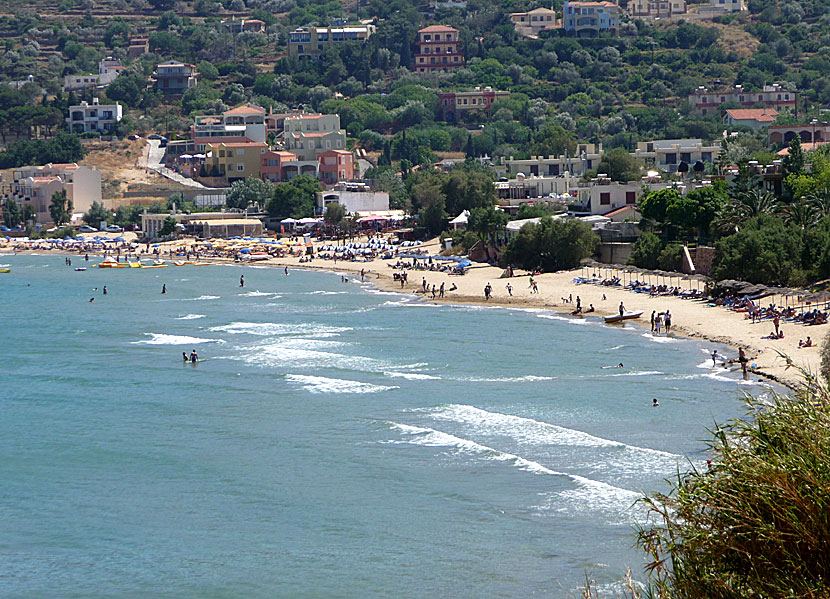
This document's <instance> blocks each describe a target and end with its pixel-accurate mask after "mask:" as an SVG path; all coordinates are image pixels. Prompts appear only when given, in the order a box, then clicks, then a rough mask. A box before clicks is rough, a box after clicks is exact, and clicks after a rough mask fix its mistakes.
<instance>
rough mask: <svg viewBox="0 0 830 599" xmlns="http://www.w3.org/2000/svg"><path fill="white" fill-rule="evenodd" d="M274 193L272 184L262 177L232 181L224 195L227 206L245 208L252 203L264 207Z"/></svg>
mask: <svg viewBox="0 0 830 599" xmlns="http://www.w3.org/2000/svg"><path fill="white" fill-rule="evenodd" d="M273 195H274V184H273V183H271V182H270V181H263V180H262V179H245V180H244V181H234V182H233V183H231V188H230V190H228V193H227V194H226V196H225V204H226V205H227V206H228V208H237V209H239V210H245V209H246V208H247V207H248V206H251V205H252V204H258V205H259V206H260V208H262V207H264V206H265V205H266V204H267V203H268V201H269V200H270V199H271V197H273Z"/></svg>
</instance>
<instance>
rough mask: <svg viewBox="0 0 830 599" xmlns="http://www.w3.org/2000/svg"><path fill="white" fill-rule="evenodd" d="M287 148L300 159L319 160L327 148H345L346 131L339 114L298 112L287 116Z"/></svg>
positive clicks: (284, 132)
mask: <svg viewBox="0 0 830 599" xmlns="http://www.w3.org/2000/svg"><path fill="white" fill-rule="evenodd" d="M284 127H285V129H284V131H283V138H284V139H285V149H286V150H288V151H289V152H292V153H293V154H295V155H296V156H297V160H299V161H301V162H302V161H314V162H316V161H317V157H318V156H319V155H320V154H322V153H323V152H325V151H326V150H345V149H346V132H345V131H344V130H343V129H341V128H340V115H339V114H298V115H296V116H289V117H286V118H285V122H284Z"/></svg>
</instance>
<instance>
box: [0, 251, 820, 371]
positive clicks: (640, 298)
mask: <svg viewBox="0 0 830 599" xmlns="http://www.w3.org/2000/svg"><path fill="white" fill-rule="evenodd" d="M191 243H192V240H180V241H178V242H171V243H168V244H163V245H162V249H163V250H164V251H165V252H166V251H167V250H169V249H171V248H173V247H177V246H189V245H190V244H191ZM314 245H315V250H316V247H317V246H319V245H322V244H320V243H318V242H315V244H314ZM418 249H419V250H427V251H428V252H429V253H430V254H432V255H434V254H436V253H437V252H438V251H439V242H438V240H432V241H430V242H426V243H424V244H423V245H421V246H419V248H418ZM8 250H9V248H8V247H6V248H2V247H0V251H7V252H8ZM206 260H208V261H215V262H217V263H227V262H232V261H230V260H219V259H215V258H208V259H206ZM392 263H393V261H392V260H382V259H374V260H369V261H366V262H348V261H342V260H337V261H336V262H335V261H334V260H325V259H319V258H315V259H314V260H313V261H311V262H303V263H301V262H300V258H299V257H295V256H286V257H282V258H272V259H269V260H263V261H260V262H256V263H255V264H256V265H257V266H272V267H280V268H284V267H286V266H287V267H289V268H304V269H317V270H326V271H337V272H340V273H343V274H345V275H350V276H352V277H360V272H361V270H362V271H364V272H365V280H366V281H367V282H371V283H373V284H374V285H376V286H377V287H378V288H381V289H384V290H389V291H398V292H405V293H414V294H421V292H422V284H423V283H422V281H423V279H426V281H427V285H428V289H430V290H431V288H432V286H433V285H435V286H436V287H440V285H441V284H442V283H444V286H445V289H446V290H449V288H450V287H451V286H452V285H453V284H455V285H456V286H457V289H456V290H455V291H451V292H450V291H447V292H446V293H445V297H444V298H440V297H438V296H437V295H436V298H435V299H433V298H432V294H431V291H430V293H427V294H425V295H424V298H423V300H422V301H429V302H434V303H448V304H452V303H464V304H482V305H484V304H487V305H495V306H509V307H513V308H542V309H549V310H554V311H556V312H559V313H564V314H570V313H571V312H573V310H574V309H575V302H576V298H577V297H579V298H580V300H581V303H582V307H583V311H584V310H587V309H588V307H589V306H590V305H591V304H593V306H594V308H595V312H594V313H591V314H586V315H585V316H584V317H585V318H599V317H603V316H607V315H613V314H617V313H618V311H619V305H620V302H622V303H623V304H624V305H625V308H626V310H628V311H635V310H642V311H643V312H644V314H643V316H642V317H641V318H640V319H638V320H635V321H628V322H627V323H625V324H624V325H608V326H626V327H628V326H636V327H640V328H643V330H644V331H649V330H650V315H651V312H652V311H657V312H665V311H666V310H670V311H671V314H672V327H671V333H670V334H669V337H675V336H676V337H689V338H696V339H704V340H708V341H712V342H715V343H720V344H725V345H729V346H731V347H732V348H733V349H734V352H732V354H731V355H727V356H726V357H727V359H736V358H737V350H738V348H741V347H743V348H745V351H746V355H747V357H748V358H749V363H750V365H752V367H751V370H752V372H754V373H755V374H757V375H759V376H762V377H766V378H770V379H772V380H775V381H779V382H781V383H783V384H785V385H787V386H790V387H797V386H798V385H799V384H800V383H801V375H800V373H799V372H798V369H797V368H796V367H795V366H801V367H803V368H805V369H807V370H808V371H810V372H813V373H817V372H818V370H819V364H820V360H821V358H820V347H819V345H820V344H821V343H822V342H823V341H824V337H825V335H826V334H827V330H828V329H827V328H826V327H821V326H819V327H815V326H804V325H801V324H795V323H789V322H782V323H781V329H782V330H783V331H784V334H785V338H784V339H764V338H763V337H765V336H768V335H769V333H770V331H771V330H772V329H773V325H772V322H771V321H769V320H763V321H759V322H758V323H754V324H753V322H752V320H751V319H749V318H748V317H747V315H746V314H745V313H737V312H733V311H731V310H727V309H725V308H722V307H713V306H708V305H707V304H706V303H705V302H701V301H695V300H691V299H682V298H680V297H674V296H650V295H648V294H646V293H637V294H635V293H632V292H631V291H629V290H627V289H624V288H623V287H619V286H617V287H615V286H600V285H586V284H582V285H580V284H576V283H574V281H573V280H574V278H575V277H577V276H579V275H580V274H585V271H584V270H583V271H580V270H579V269H577V270H575V271H567V272H559V273H547V274H542V275H539V276H536V277H534V278H535V280H536V282H537V284H538V293H532V289H531V288H530V284H529V280H530V277H529V276H528V274H527V273H522V272H521V271H516V273H515V274H514V276H513V277H512V278H500V277H501V276H502V274H503V272H504V271H503V269H501V268H497V267H493V266H488V265H486V264H481V263H474V264H473V266H472V267H471V268H469V269H468V272H467V274H465V275H463V276H457V275H450V274H447V273H440V272H433V271H422V270H411V271H409V273H408V281H407V284H406V285H405V286H404V287H401V285H400V282H399V281H395V280H394V279H393V274H394V273H396V272H399V271H397V270H395V269H393V268H392V267H391V264H392ZM243 264H247V263H243ZM605 272H607V273H609V274H611V276H613V272H614V271H613V269H611V268H608V269H603V273H605ZM249 278H250V277H249ZM488 283H489V284H490V285H491V286H492V295H491V299H490V300H485V298H484V288H485V286H486V285H487V284H488ZM508 283H509V284H510V285H511V287H512V296H510V294H509V293H508V290H507V285H508ZM686 283H687V284H688V281H687V282H686ZM569 296H572V297H573V302H574V303H570V302H567V301H563V299H565V300H567V298H568V297H569ZM603 296H604V298H605V299H603ZM777 299H778V298H767V299H765V300H763V303H764V305H767V304H768V303H771V302H772V301H774V300H775V301H777ZM574 318H579V316H575V317H574ZM808 335H809V336H811V337H812V341H813V344H814V346H813V347H810V348H799V340H801V339H806V338H807V336H808ZM661 336H663V337H665V336H666V335H665V333H663V334H662V335H661ZM778 352H782V353H783V354H786V355H788V356H789V357H790V358H791V360H792V363H793V366H790V367H788V365H787V362H786V360H785V359H784V358H782V357H781V356H780V355H779V353H778ZM731 368H737V364H733V365H731Z"/></svg>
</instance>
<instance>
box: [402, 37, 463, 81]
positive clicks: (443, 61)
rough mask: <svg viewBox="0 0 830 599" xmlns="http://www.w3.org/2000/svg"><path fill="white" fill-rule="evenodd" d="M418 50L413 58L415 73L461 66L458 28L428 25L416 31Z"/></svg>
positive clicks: (446, 69)
mask: <svg viewBox="0 0 830 599" xmlns="http://www.w3.org/2000/svg"><path fill="white" fill-rule="evenodd" d="M417 45H418V51H417V52H416V54H415V56H414V58H413V64H414V67H413V70H414V71H415V72H416V73H432V72H435V71H443V72H449V71H451V70H452V69H455V68H458V67H463V66H464V65H465V64H466V63H465V61H464V54H463V53H462V52H461V41H460V40H459V37H458V29H455V28H453V27H447V26H446V25H430V26H429V27H424V28H423V29H420V30H419V31H418V41H417Z"/></svg>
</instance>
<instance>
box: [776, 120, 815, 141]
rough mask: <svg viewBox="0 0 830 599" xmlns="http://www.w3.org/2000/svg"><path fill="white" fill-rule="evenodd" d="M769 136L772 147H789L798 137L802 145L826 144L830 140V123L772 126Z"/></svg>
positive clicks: (813, 122)
mask: <svg viewBox="0 0 830 599" xmlns="http://www.w3.org/2000/svg"><path fill="white" fill-rule="evenodd" d="M767 134H768V135H769V143H770V145H777V146H788V145H790V142H791V141H792V140H793V138H795V137H796V136H798V137H800V138H801V143H825V142H827V141H828V140H830V123H820V122H819V121H817V120H815V121H812V122H810V123H802V124H799V125H770V126H769V127H767Z"/></svg>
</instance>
